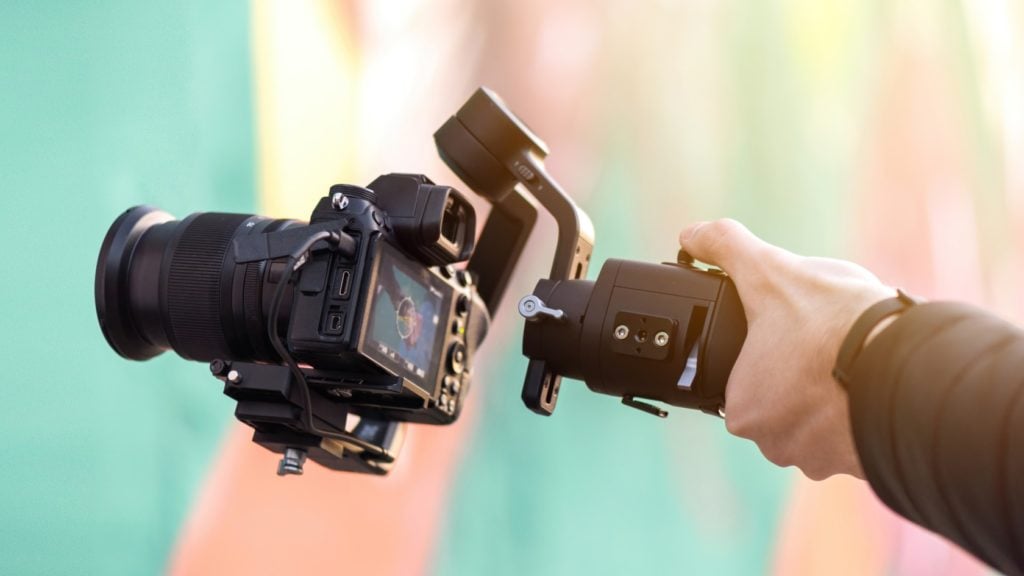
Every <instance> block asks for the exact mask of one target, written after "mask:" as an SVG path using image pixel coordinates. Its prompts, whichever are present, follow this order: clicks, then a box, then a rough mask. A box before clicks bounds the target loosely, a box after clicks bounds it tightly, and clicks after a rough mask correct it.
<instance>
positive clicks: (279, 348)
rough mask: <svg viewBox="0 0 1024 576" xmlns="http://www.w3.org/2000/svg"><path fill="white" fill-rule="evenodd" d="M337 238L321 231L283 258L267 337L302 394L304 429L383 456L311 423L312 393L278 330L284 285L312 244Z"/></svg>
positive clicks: (379, 449)
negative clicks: (282, 270)
mask: <svg viewBox="0 0 1024 576" xmlns="http://www.w3.org/2000/svg"><path fill="white" fill-rule="evenodd" d="M340 239H341V235H340V234H339V233H337V232H330V231H327V230H321V231H320V232H317V233H316V234H313V235H312V236H310V237H309V238H307V239H306V240H305V241H304V242H303V243H302V244H301V245H300V246H299V248H298V249H296V250H293V251H292V253H291V254H289V255H288V259H287V260H286V261H285V270H284V274H283V275H282V276H281V280H280V281H279V282H278V284H277V288H276V289H275V290H274V297H273V299H272V300H271V303H270V322H269V323H268V328H267V336H268V337H269V339H270V344H271V346H273V347H274V350H275V351H276V352H277V354H278V356H280V357H281V360H283V361H284V363H285V364H286V365H287V366H288V368H289V369H290V370H291V372H292V376H294V377H295V382H296V384H297V385H298V389H299V390H300V391H301V393H302V396H303V404H305V408H306V409H305V420H306V422H305V424H306V428H307V429H308V430H309V431H310V432H312V433H314V434H317V435H319V436H321V437H324V438H333V439H337V440H343V441H345V442H348V443H350V444H354V445H356V446H359V447H360V448H362V449H363V450H365V451H368V452H371V453H374V454H378V455H385V454H386V453H387V452H386V451H385V450H384V449H383V448H382V447H380V446H377V445H376V444H372V443H369V442H366V441H365V440H362V439H360V438H357V437H356V436H353V435H351V434H348V433H347V432H343V433H338V432H331V431H327V430H321V429H319V428H317V426H316V425H315V424H314V423H313V399H312V392H311V391H310V389H309V383H308V382H307V381H306V376H305V374H303V373H302V369H301V368H299V364H298V362H296V361H295V359H294V358H292V355H291V353H289V352H288V348H287V346H285V345H284V342H282V341H281V337H280V333H279V332H278V316H279V312H280V309H281V303H282V301H283V299H284V292H285V287H286V286H287V285H288V284H289V283H290V282H291V280H292V276H293V275H294V273H295V271H296V270H298V269H299V268H301V267H302V265H303V264H305V262H306V260H305V259H304V258H303V256H304V255H305V254H306V252H308V251H309V250H310V248H312V247H313V245H314V244H316V243H317V242H319V241H321V240H327V241H328V245H329V246H330V247H332V248H336V247H337V246H338V243H339V241H340Z"/></svg>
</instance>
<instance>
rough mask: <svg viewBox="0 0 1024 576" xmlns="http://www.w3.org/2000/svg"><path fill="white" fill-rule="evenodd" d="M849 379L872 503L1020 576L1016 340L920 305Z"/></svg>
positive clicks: (941, 308) (961, 311) (1021, 391)
mask: <svg viewBox="0 0 1024 576" xmlns="http://www.w3.org/2000/svg"><path fill="white" fill-rule="evenodd" d="M849 377H850V383H849V394H850V413H851V420H852V423H853V435H854V440H855V442H856V445H857V451H858V453H859V454H860V459H861V463H862V464H863V467H864V472H865V474H866V476H867V479H868V481H869V482H870V483H871V487H872V488H873V489H874V490H875V492H876V493H877V494H878V496H879V497H880V498H881V499H882V501H883V502H885V504H886V505H888V506H889V507H890V508H892V509H893V510H895V511H896V512H898V513H899V514H901V515H903V516H905V517H907V518H908V519H910V520H911V521H912V522H915V523H917V524H920V525H921V526H924V527H925V528H928V529H929V530H933V531H935V532H938V533H939V534H942V535H943V536H945V537H947V538H949V539H950V540H952V541H953V542H955V543H957V544H959V545H960V546H962V547H963V548H965V549H967V550H968V551H970V552H971V553H973V554H975V555H976V556H978V557H979V558H981V559H982V560H984V561H985V562H987V563H989V564H990V565H992V566H993V567H995V568H996V569H998V570H1000V571H1002V572H1005V573H1006V574H1024V332H1022V331H1021V330H1020V329H1018V328H1016V327H1014V326H1012V325H1011V324H1008V323H1006V322H1004V321H1003V320H1000V319H999V318H997V317H995V316H992V315H990V314H988V313H986V312H983V311H981V310H978V309H976V308H972V307H970V306H966V305H962V304H952V303H928V304H922V305H920V306H915V307H912V308H910V309H908V310H907V311H906V312H904V313H903V314H902V315H901V316H900V317H899V318H898V319H897V320H896V321H895V322H893V323H892V324H891V325H890V326H889V327H888V328H887V329H885V330H884V331H882V332H881V333H880V334H879V335H878V336H877V337H875V339H874V340H872V341H871V343H870V345H868V347H867V348H865V349H864V351H863V352H862V353H861V355H860V356H859V357H858V358H857V359H856V361H855V362H854V363H853V365H852V366H851V369H850V371H849Z"/></svg>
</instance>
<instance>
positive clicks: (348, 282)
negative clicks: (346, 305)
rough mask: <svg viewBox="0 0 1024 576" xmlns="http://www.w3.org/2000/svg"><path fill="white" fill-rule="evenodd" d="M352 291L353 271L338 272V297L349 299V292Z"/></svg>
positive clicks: (342, 270)
mask: <svg viewBox="0 0 1024 576" xmlns="http://www.w3.org/2000/svg"><path fill="white" fill-rule="evenodd" d="M351 290H352V271H351V270H349V269H348V268H342V269H341V270H339V271H338V297H339V298H341V299H345V298H348V295H349V292H350V291H351Z"/></svg>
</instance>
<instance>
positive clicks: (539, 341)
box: [521, 260, 747, 415]
mask: <svg viewBox="0 0 1024 576" xmlns="http://www.w3.org/2000/svg"><path fill="white" fill-rule="evenodd" d="M533 297H534V298H536V299H537V301H539V302H540V303H542V304H543V306H544V307H545V309H549V310H553V311H557V312H560V313H561V314H560V315H557V317H552V316H551V315H550V314H549V315H548V316H547V317H540V318H537V317H528V319H532V320H533V321H532V322H528V323H527V326H526V330H525V332H524V338H523V352H524V353H525V354H526V355H527V356H529V357H530V358H531V365H533V364H535V363H543V364H544V365H545V366H546V367H547V368H548V369H549V370H551V371H552V372H553V373H554V374H557V375H560V376H564V377H567V378H574V379H578V380H583V381H584V382H585V383H586V384H587V386H588V387H589V388H590V389H591V390H593V391H595V392H600V393H602V394H609V395H612V396H618V397H621V398H623V401H624V403H625V404H627V405H629V406H633V407H637V408H641V409H643V410H645V411H648V412H652V413H656V414H659V415H663V414H662V411H661V410H660V409H658V408H656V407H653V406H649V405H646V404H644V403H643V402H639V401H637V399H638V398H641V399H646V400H654V401H659V402H664V403H666V404H670V405H673V406H681V407H686V408H694V409H698V410H701V411H704V412H707V413H709V414H720V413H721V411H722V409H723V407H724V401H725V387H726V384H727V383H728V380H729V374H730V372H731V371H732V366H733V364H734V363H735V362H736V358H737V356H738V355H739V352H740V349H741V348H742V346H743V341H744V339H745V338H746V331H747V323H746V317H745V315H744V313H743V305H742V303H741V302H740V299H739V295H738V293H737V291H736V287H735V285H734V284H733V282H732V280H731V279H729V277H728V276H727V275H725V274H724V273H722V272H720V271H718V270H714V269H712V270H704V269H700V268H696V267H694V266H692V265H691V264H689V263H678V264H677V263H672V264H649V263H643V262H634V261H628V260H608V261H607V262H606V263H605V265H604V266H603V267H602V269H601V273H600V275H599V276H598V279H597V281H596V282H589V281H582V280H567V281H562V282H553V281H549V280H542V281H541V282H540V283H538V285H537V288H536V290H535V291H534V294H533ZM528 298H529V297H528ZM525 302H526V300H525V299H524V303H525ZM532 306H534V307H537V306H540V304H537V303H534V304H533V305H532ZM521 311H522V309H521ZM528 392H531V391H527V390H526V389H524V401H525V400H528V398H527V396H528V394H527V393H528ZM530 396H531V397H532V396H536V393H535V392H533V393H532V394H530ZM528 405H529V402H528ZM553 408H554V406H553V405H552V406H551V407H550V409H553ZM550 409H549V411H550Z"/></svg>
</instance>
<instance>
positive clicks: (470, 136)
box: [434, 88, 594, 415]
mask: <svg viewBox="0 0 1024 576" xmlns="http://www.w3.org/2000/svg"><path fill="white" fill-rule="evenodd" d="M434 141H435V142H436V144H437V149H438V152H439V153H440V155H441V158H442V159H443V160H444V161H445V163H446V164H448V166H449V167H450V168H451V169H452V171H454V172H455V173H456V174H457V175H458V176H459V178H461V179H462V181H463V182H465V183H466V184H467V185H468V186H469V187H470V188H472V189H473V191H475V192H476V193H477V194H479V195H480V196H482V197H484V198H485V199H487V200H488V201H489V202H490V203H491V205H492V206H493V209H492V210H491V214H490V215H489V216H488V219H487V223H486V224H485V226H484V231H483V234H482V235H481V237H480V241H479V242H478V244H477V247H476V252H475V253H474V255H473V257H472V258H471V259H470V261H469V269H470V271H472V272H474V273H476V274H478V275H479V278H480V279H479V283H480V294H481V296H482V297H483V298H484V301H485V303H486V304H487V308H488V310H490V311H492V313H493V311H494V310H495V309H496V308H497V306H498V304H499V303H500V301H501V297H502V295H503V293H504V291H505V288H506V286H507V284H508V279H509V277H510V276H511V274H512V271H513V270H514V268H515V265H516V263H517V262H518V261H519V257H520V256H521V254H522V249H523V246H524V245H525V243H526V239H527V238H528V237H529V235H530V232H531V231H532V229H533V225H534V224H535V223H536V218H537V208H536V204H535V203H534V202H533V200H531V198H530V196H529V195H527V194H526V193H525V192H527V191H528V192H529V193H530V194H532V195H533V197H534V198H535V199H536V201H538V202H539V203H540V205H541V206H543V207H544V208H545V209H546V210H548V211H549V212H550V213H551V215H552V216H554V218H555V221H556V223H557V224H558V243H557V245H556V248H555V256H554V261H553V263H552V266H551V274H550V278H549V279H550V280H551V281H556V282H557V281H560V280H568V279H580V278H583V277H585V276H586V273H587V268H588V266H589V264H590V254H591V252H592V250H593V246H594V228H593V225H592V224H591V222H590V219H589V218H588V217H587V215H586V214H585V213H584V212H583V211H582V210H580V209H579V208H578V207H577V206H576V204H575V203H573V201H572V200H571V199H569V197H568V196H567V195H566V193H565V192H564V191H563V190H562V188H561V187H560V186H559V185H558V184H557V183H556V182H555V181H554V180H553V179H552V178H551V177H550V176H549V175H548V174H547V172H546V171H545V170H544V157H545V156H547V153H548V150H547V146H546V145H545V144H544V142H542V141H541V140H540V139H539V138H537V136H536V135H534V134H533V132H531V131H530V129H529V128H527V127H526V125H525V124H523V122H522V121H520V120H519V119H518V118H517V117H516V116H515V114H513V113H512V112H511V111H510V110H509V109H508V108H507V107H506V106H505V103H504V102H502V101H501V99H500V98H499V97H498V96H497V95H496V94H494V93H493V92H491V91H490V90H488V89H486V88H480V89H478V90H477V91H476V92H475V93H474V94H473V95H472V96H471V97H470V99H469V100H468V101H467V102H466V103H465V104H464V105H463V106H462V108H460V109H459V111H458V112H457V113H456V114H455V116H452V117H451V118H450V119H449V120H448V121H447V122H445V124H444V125H443V126H441V128H440V129H439V130H438V131H437V132H436V133H435V134H434ZM517 184H521V185H522V186H521V187H518V188H517V186H516V185H517ZM559 380H560V377H559V376H558V375H557V374H555V373H554V372H552V371H551V370H549V369H548V367H547V365H546V363H545V362H544V361H543V360H537V359H531V360H530V366H529V368H528V369H527V374H526V381H525V383H524V384H523V401H524V402H525V403H526V405H527V407H529V408H530V409H531V410H533V411H534V412H537V413H539V414H544V415H548V414H551V411H552V410H553V409H554V405H555V402H556V401H557V397H558V386H559Z"/></svg>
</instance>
